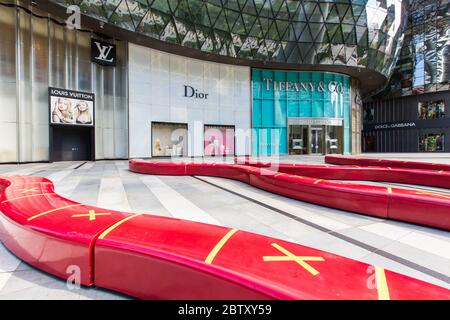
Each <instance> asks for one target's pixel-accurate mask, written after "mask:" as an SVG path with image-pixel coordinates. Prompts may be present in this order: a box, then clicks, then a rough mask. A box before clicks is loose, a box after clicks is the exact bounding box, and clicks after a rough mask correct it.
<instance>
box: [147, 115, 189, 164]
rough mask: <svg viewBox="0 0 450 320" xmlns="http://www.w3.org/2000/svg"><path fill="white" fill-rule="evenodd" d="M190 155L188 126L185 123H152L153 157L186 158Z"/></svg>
mask: <svg viewBox="0 0 450 320" xmlns="http://www.w3.org/2000/svg"><path fill="white" fill-rule="evenodd" d="M187 155H188V126H187V124H183V123H166V122H153V123H152V156H153V157H181V156H184V157H186V156H187Z"/></svg>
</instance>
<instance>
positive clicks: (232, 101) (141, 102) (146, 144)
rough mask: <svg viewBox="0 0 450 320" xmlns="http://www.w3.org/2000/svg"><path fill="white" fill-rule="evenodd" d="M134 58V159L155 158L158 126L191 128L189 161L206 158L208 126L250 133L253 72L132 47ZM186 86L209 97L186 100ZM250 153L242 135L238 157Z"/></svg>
mask: <svg viewBox="0 0 450 320" xmlns="http://www.w3.org/2000/svg"><path fill="white" fill-rule="evenodd" d="M128 54H129V65H130V68H129V78H130V83H129V97H130V100H129V101H130V103H129V113H130V123H129V126H130V131H129V145H130V157H131V158H139V157H150V156H151V123H152V121H154V122H155V121H156V122H176V123H187V124H188V127H189V141H190V144H189V154H188V155H189V156H202V155H203V134H204V132H203V130H204V129H203V125H204V124H213V125H235V126H236V132H247V131H248V130H249V129H250V126H251V121H250V112H251V111H250V110H251V100H250V68H249V67H243V66H233V65H226V64H219V63H214V62H209V61H201V60H196V59H191V58H186V57H182V56H177V55H173V54H168V53H165V52H161V51H158V50H154V49H150V48H145V47H142V46H138V45H135V44H130V45H129V52H128ZM147 58H148V60H147ZM185 85H188V86H192V87H194V88H195V89H197V90H198V92H199V93H200V92H201V93H206V94H208V98H207V99H195V98H187V97H184V86H185ZM144 91H145V92H144ZM239 128H240V129H242V130H240V131H238V130H237V129H239ZM241 140H242V141H241ZM250 150H251V149H250V145H248V147H247V148H246V143H245V137H240V136H237V137H236V154H237V155H243V154H250V152H251V151H250Z"/></svg>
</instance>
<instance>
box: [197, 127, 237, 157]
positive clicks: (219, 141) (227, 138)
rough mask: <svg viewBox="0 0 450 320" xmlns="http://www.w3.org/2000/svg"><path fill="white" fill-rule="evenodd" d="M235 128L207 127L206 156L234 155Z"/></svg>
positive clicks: (205, 133)
mask: <svg viewBox="0 0 450 320" xmlns="http://www.w3.org/2000/svg"><path fill="white" fill-rule="evenodd" d="M234 137H235V128H234V126H215V125H205V132H204V155H205V156H218V155H220V156H227V155H234V143H235V142H234Z"/></svg>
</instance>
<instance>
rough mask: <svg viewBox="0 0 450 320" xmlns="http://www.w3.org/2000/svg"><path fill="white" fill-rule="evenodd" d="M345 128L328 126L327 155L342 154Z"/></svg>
mask: <svg viewBox="0 0 450 320" xmlns="http://www.w3.org/2000/svg"><path fill="white" fill-rule="evenodd" d="M343 134H344V133H343V128H342V126H327V127H326V137H325V143H326V148H327V154H341V153H342V150H343V147H342V142H343V139H342V137H343Z"/></svg>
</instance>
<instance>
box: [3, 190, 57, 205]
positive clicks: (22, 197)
mask: <svg viewBox="0 0 450 320" xmlns="http://www.w3.org/2000/svg"><path fill="white" fill-rule="evenodd" d="M50 194H55V193H54V192H48V193H39V194H29V195H26V196H21V197H16V198H11V199H8V200H4V201H2V203H6V202H10V201H14V200H19V199H25V198H30V197H36V196H45V195H50Z"/></svg>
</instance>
